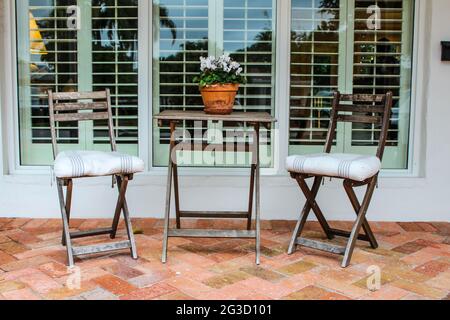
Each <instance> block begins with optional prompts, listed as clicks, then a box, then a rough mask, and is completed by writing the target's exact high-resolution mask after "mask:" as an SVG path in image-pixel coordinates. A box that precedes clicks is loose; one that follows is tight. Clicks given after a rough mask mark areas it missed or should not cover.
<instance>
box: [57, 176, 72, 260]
mask: <svg viewBox="0 0 450 320" xmlns="http://www.w3.org/2000/svg"><path fill="white" fill-rule="evenodd" d="M63 184H64V181H63V180H61V179H57V188H58V199H59V205H60V209H61V217H62V222H63V234H64V239H65V243H66V249H67V261H68V265H69V267H73V266H74V259H73V251H72V240H71V238H70V231H69V219H68V215H67V212H66V203H65V201H64V191H63Z"/></svg>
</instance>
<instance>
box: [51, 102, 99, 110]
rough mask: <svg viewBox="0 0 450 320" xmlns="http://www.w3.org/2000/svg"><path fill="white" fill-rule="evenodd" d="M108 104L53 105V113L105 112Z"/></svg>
mask: <svg viewBox="0 0 450 320" xmlns="http://www.w3.org/2000/svg"><path fill="white" fill-rule="evenodd" d="M106 109H108V104H107V103H106V102H91V103H55V106H54V110H55V111H78V110H106Z"/></svg>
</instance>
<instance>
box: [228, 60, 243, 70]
mask: <svg viewBox="0 0 450 320" xmlns="http://www.w3.org/2000/svg"><path fill="white" fill-rule="evenodd" d="M230 67H231V69H234V70H237V69H239V68H240V67H241V65H240V64H239V63H238V62H236V61H233V62H231V64H230Z"/></svg>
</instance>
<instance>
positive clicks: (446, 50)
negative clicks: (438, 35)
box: [441, 41, 450, 61]
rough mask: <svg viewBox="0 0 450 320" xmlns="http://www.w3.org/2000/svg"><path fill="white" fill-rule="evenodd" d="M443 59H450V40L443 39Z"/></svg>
mask: <svg viewBox="0 0 450 320" xmlns="http://www.w3.org/2000/svg"><path fill="white" fill-rule="evenodd" d="M441 45H442V59H441V60H442V61H450V41H442V42H441Z"/></svg>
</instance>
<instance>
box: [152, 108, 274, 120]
mask: <svg viewBox="0 0 450 320" xmlns="http://www.w3.org/2000/svg"><path fill="white" fill-rule="evenodd" d="M154 119H156V120H166V121H231V122H257V123H273V122H276V121H277V120H276V119H275V118H274V117H272V116H271V115H270V114H269V113H267V112H233V113H232V114H229V115H214V114H207V113H205V112H203V111H181V110H180V111H177V110H165V111H163V112H161V113H160V114H157V115H156V116H154Z"/></svg>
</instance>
